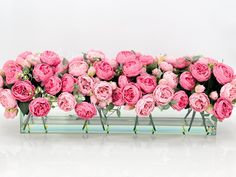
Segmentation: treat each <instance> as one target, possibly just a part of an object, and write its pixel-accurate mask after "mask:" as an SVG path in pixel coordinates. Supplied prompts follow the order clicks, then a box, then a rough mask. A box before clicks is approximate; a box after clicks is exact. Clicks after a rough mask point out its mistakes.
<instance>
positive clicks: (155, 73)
mask: <svg viewBox="0 0 236 177" xmlns="http://www.w3.org/2000/svg"><path fill="white" fill-rule="evenodd" d="M161 74H162V72H161V70H160V69H157V68H155V69H153V70H152V75H154V76H156V77H158V78H159V77H160V76H161Z"/></svg>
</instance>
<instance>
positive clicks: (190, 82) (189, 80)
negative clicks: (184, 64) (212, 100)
mask: <svg viewBox="0 0 236 177" xmlns="http://www.w3.org/2000/svg"><path fill="white" fill-rule="evenodd" d="M195 82H196V81H195V79H194V78H193V76H192V74H191V73H190V72H188V71H185V72H183V73H182V74H181V75H180V78H179V84H180V85H181V87H183V88H184V89H185V90H193V89H194V87H195V84H196V83H195Z"/></svg>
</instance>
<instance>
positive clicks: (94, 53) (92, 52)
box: [86, 50, 105, 62]
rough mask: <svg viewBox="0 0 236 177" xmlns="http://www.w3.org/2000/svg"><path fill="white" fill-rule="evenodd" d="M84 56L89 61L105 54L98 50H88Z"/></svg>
mask: <svg viewBox="0 0 236 177" xmlns="http://www.w3.org/2000/svg"><path fill="white" fill-rule="evenodd" d="M86 58H87V59H89V61H91V62H94V61H96V60H103V59H105V54H104V53H103V52H101V51H99V50H89V51H88V52H87V53H86Z"/></svg>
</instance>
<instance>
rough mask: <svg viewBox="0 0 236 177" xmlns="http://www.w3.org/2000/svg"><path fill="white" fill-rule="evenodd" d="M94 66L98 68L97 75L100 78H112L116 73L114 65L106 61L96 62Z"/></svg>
mask: <svg viewBox="0 0 236 177" xmlns="http://www.w3.org/2000/svg"><path fill="white" fill-rule="evenodd" d="M94 67H95V69H96V75H97V77H99V78H100V79H103V80H111V79H112V78H113V77H114V75H115V72H114V71H113V68H112V66H111V65H110V64H109V63H108V62H106V61H98V62H95V64H94Z"/></svg>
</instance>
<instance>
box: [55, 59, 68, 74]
mask: <svg viewBox="0 0 236 177" xmlns="http://www.w3.org/2000/svg"><path fill="white" fill-rule="evenodd" d="M68 66H69V63H63V60H62V61H61V62H60V63H59V64H58V65H57V66H56V67H55V69H54V71H55V74H60V73H65V72H66V71H67V69H68Z"/></svg>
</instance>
